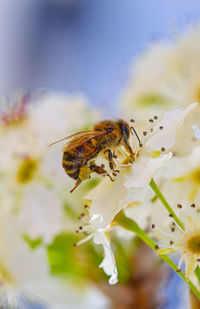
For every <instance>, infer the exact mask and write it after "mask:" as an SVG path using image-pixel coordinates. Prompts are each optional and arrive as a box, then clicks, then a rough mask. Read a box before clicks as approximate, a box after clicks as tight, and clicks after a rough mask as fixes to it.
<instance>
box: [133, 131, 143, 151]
mask: <svg viewBox="0 0 200 309" xmlns="http://www.w3.org/2000/svg"><path fill="white" fill-rule="evenodd" d="M130 130H131V132H132V131H133V132H134V133H135V136H136V138H137V140H138V142H139V146H140V147H142V146H143V145H142V143H141V141H140V138H139V136H138V134H137V132H136V130H135V128H134V127H131V128H130ZM132 134H133V133H132Z"/></svg>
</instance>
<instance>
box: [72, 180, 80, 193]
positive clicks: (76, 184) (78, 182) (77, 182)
mask: <svg viewBox="0 0 200 309" xmlns="http://www.w3.org/2000/svg"><path fill="white" fill-rule="evenodd" d="M81 182H82V180H81V178H78V179H77V180H76V183H75V186H74V187H73V188H72V189H71V190H70V193H72V192H73V191H74V190H75V189H76V188H77V187H78V186H79V185H80V184H81Z"/></svg>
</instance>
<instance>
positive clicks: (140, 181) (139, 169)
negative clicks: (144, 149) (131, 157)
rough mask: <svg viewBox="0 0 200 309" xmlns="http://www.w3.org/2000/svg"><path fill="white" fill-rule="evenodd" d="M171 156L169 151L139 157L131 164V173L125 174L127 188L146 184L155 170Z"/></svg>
mask: <svg viewBox="0 0 200 309" xmlns="http://www.w3.org/2000/svg"><path fill="white" fill-rule="evenodd" d="M171 157H172V153H171V152H170V153H168V154H167V155H160V156H159V157H157V158H151V157H150V158H148V157H140V158H139V159H138V160H137V161H136V162H135V163H134V164H133V166H132V172H131V175H129V176H126V178H127V181H126V182H125V186H126V187H127V188H131V187H137V188H141V187H145V186H147V185H148V184H149V183H150V181H151V178H152V177H153V175H154V174H155V172H156V171H157V170H158V169H159V168H160V167H161V166H162V165H163V164H164V163H165V161H166V160H169V159H170V158H171Z"/></svg>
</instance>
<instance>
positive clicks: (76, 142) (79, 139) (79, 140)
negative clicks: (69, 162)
mask: <svg viewBox="0 0 200 309" xmlns="http://www.w3.org/2000/svg"><path fill="white" fill-rule="evenodd" d="M112 130H113V129H109V130H105V131H103V132H100V131H94V130H89V132H87V131H85V134H81V136H76V137H75V138H74V139H73V140H71V141H69V142H68V143H66V144H65V145H64V146H63V148H62V152H65V151H66V150H68V151H69V150H70V149H71V148H76V147H78V146H80V145H84V144H86V143H87V142H88V141H90V140H92V139H94V138H96V137H99V136H103V135H106V134H108V133H110V132H111V131H112Z"/></svg>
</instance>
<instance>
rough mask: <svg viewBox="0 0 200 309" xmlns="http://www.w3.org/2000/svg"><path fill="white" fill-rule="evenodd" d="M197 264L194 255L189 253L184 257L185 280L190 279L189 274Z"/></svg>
mask: <svg viewBox="0 0 200 309" xmlns="http://www.w3.org/2000/svg"><path fill="white" fill-rule="evenodd" d="M196 266H197V260H196V259H195V257H194V255H192V254H189V255H188V256H186V257H185V275H186V280H189V279H190V276H191V274H192V272H193V270H194V269H195V267H196Z"/></svg>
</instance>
